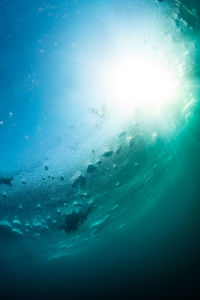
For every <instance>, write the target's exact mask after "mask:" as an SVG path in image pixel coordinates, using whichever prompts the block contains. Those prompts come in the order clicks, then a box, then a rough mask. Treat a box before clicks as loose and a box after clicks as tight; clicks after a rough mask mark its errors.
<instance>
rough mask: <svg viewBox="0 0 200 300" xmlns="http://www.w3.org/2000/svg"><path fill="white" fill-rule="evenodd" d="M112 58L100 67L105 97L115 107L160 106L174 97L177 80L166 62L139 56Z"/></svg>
mask: <svg viewBox="0 0 200 300" xmlns="http://www.w3.org/2000/svg"><path fill="white" fill-rule="evenodd" d="M124 57H125V58H123V59H116V60H113V61H112V62H111V63H109V64H108V66H107V67H106V69H105V70H104V71H103V77H104V85H105V89H106V92H107V93H108V97H109V99H110V100H109V101H110V102H112V104H113V105H114V106H115V109H119V110H121V111H124V110H125V111H126V112H132V111H133V110H134V109H135V108H136V107H137V108H138V107H139V108H142V109H148V110H149V109H150V110H154V111H155V110H156V111H157V112H158V111H160V110H161V108H162V106H163V105H166V104H168V103H170V102H172V101H174V99H175V97H176V91H177V86H178V81H177V80H176V79H175V78H174V74H173V72H172V70H170V68H168V67H167V66H166V65H162V64H161V63H159V62H158V61H157V60H156V59H149V58H146V57H142V56H136V57H126V56H124Z"/></svg>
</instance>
